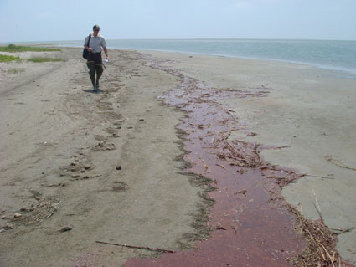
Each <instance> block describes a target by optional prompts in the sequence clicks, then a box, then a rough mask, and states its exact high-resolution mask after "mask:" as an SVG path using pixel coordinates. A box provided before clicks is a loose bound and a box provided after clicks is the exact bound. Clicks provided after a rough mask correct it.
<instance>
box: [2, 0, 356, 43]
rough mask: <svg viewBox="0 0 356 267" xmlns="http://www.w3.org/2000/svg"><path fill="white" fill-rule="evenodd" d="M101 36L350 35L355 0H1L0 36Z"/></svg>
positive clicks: (355, 35) (354, 36)
mask: <svg viewBox="0 0 356 267" xmlns="http://www.w3.org/2000/svg"><path fill="white" fill-rule="evenodd" d="M94 24H99V25H100V27H101V34H102V35H103V36H104V37H105V38H106V39H131V38H142V39H147V38H268V39H326V40H356V0H174V1H170V0H105V1H99V0H96V1H93V0H85V1H84V0H61V1H58V0H57V1H53V0H16V1H14V0H0V25H2V30H1V34H0V43H16V42H36V41H62V40H81V39H84V37H85V36H86V35H88V34H89V33H90V32H91V31H92V27H93V25H94Z"/></svg>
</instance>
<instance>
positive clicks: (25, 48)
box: [0, 44, 61, 53]
mask: <svg viewBox="0 0 356 267" xmlns="http://www.w3.org/2000/svg"><path fill="white" fill-rule="evenodd" d="M0 51H3V52H10V53H14V52H26V51H34V52H54V51H61V50H60V49H54V48H41V47H32V46H22V45H14V44H9V45H8V46H3V47H0Z"/></svg>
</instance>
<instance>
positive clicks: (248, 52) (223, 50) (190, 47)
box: [58, 39, 356, 78]
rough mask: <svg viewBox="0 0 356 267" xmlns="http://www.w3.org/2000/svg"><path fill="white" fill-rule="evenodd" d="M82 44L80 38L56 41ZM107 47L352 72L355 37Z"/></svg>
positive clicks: (137, 42)
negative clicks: (281, 62)
mask: <svg viewBox="0 0 356 267" xmlns="http://www.w3.org/2000/svg"><path fill="white" fill-rule="evenodd" d="M58 45H59V46H72V47H73V46H74V47H83V41H66V42H61V43H60V42H59V43H58ZM107 46H108V48H109V49H135V50H136V49H137V50H156V51H172V52H180V53H192V54H203V55H218V56H225V57H234V58H247V59H267V60H278V61H284V62H291V63H300V64H308V65H312V66H316V67H319V68H323V69H330V70H336V71H341V72H344V73H347V74H350V75H349V76H350V78H355V75H356V41H331V40H330V41H328V40H278V39H108V40H107Z"/></svg>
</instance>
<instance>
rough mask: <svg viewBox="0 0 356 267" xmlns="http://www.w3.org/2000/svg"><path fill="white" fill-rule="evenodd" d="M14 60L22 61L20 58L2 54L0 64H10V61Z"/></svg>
mask: <svg viewBox="0 0 356 267" xmlns="http://www.w3.org/2000/svg"><path fill="white" fill-rule="evenodd" d="M12 60H20V58H19V57H14V56H9V55H2V54H0V62H9V61H12Z"/></svg>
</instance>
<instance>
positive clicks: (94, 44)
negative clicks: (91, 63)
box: [84, 33, 106, 53]
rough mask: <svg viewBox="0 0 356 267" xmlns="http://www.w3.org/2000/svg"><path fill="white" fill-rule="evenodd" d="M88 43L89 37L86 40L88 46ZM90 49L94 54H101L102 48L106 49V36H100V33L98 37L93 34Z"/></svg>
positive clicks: (85, 43)
mask: <svg viewBox="0 0 356 267" xmlns="http://www.w3.org/2000/svg"><path fill="white" fill-rule="evenodd" d="M88 41H89V36H87V37H86V38H85V42H84V45H88ZM89 47H90V48H91V49H93V53H100V52H101V47H102V48H106V41H105V38H104V36H102V35H100V33H99V34H98V35H97V36H96V37H95V36H94V35H93V34H91V36H90V44H89Z"/></svg>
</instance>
